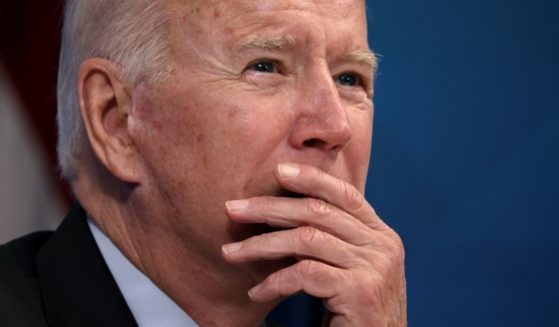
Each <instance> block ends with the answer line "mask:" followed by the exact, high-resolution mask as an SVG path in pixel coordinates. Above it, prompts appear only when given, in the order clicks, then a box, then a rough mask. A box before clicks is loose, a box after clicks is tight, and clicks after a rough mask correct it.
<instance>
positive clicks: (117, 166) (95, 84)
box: [78, 58, 142, 183]
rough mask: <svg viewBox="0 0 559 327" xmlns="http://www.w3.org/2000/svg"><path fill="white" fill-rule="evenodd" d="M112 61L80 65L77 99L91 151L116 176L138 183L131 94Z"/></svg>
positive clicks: (94, 59)
mask: <svg viewBox="0 0 559 327" xmlns="http://www.w3.org/2000/svg"><path fill="white" fill-rule="evenodd" d="M122 76H123V74H122V71H121V69H120V67H119V66H117V65H116V64H114V63H112V62H110V61H108V60H105V59H99V58H93V59H88V60H87V61H85V62H84V63H83V64H82V66H81V67H80V72H79V76H78V102H79V106H80V111H81V115H82V118H83V121H84V125H85V128H86V130H87V136H88V138H89V142H90V144H91V147H92V149H93V152H94V153H95V155H96V156H97V158H98V159H99V161H100V162H101V163H102V164H103V165H104V166H105V168H107V170H108V171H110V172H111V173H112V174H113V175H114V176H115V177H116V178H118V179H120V180H122V181H124V182H128V183H138V182H139V181H140V176H141V172H142V169H141V165H140V161H139V160H138V159H139V156H138V153H137V151H136V147H135V145H134V142H133V139H132V138H131V137H130V133H129V113H130V109H131V104H132V101H131V97H130V93H129V90H128V89H127V87H126V84H125V83H124V82H123V81H122V80H123V77H122Z"/></svg>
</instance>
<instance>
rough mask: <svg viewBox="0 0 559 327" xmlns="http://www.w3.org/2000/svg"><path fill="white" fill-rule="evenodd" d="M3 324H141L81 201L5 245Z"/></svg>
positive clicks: (0, 273)
mask: <svg viewBox="0 0 559 327" xmlns="http://www.w3.org/2000/svg"><path fill="white" fill-rule="evenodd" d="M0 326H22V327H23V326H30V327H31V326H32V327H38V326H80V327H81V326H124V327H125V326H137V324H136V321H135V320H134V317H133V315H132V313H131V312H130V309H129V308H128V306H127V305H126V302H125V300H124V298H123V296H122V294H121V293H120V291H119V289H118V286H117V284H116V282H115V281H114V279H113V277H112V275H111V273H110V271H109V268H108V267H107V265H106V263H105V261H104V260H103V257H102V255H101V252H99V249H98V248H97V245H96V243H95V241H94V239H93V236H92V235H91V232H90V230H89V227H88V226H87V220H86V214H85V212H84V210H83V209H82V208H81V207H80V206H79V205H74V206H73V207H72V209H71V211H70V213H69V214H68V216H67V217H66V219H65V220H64V221H63V222H62V224H61V225H60V227H59V228H58V229H57V230H56V231H55V232H54V233H52V232H39V233H34V234H30V235H27V236H25V237H22V238H19V239H16V240H14V241H12V242H10V243H7V244H5V245H2V246H0Z"/></svg>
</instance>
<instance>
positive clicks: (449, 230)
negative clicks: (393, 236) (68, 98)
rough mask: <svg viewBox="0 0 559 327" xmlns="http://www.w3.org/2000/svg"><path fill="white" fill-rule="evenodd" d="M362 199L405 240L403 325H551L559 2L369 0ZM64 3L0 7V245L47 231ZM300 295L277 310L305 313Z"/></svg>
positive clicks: (57, 206)
mask: <svg viewBox="0 0 559 327" xmlns="http://www.w3.org/2000/svg"><path fill="white" fill-rule="evenodd" d="M367 2H368V8H369V10H368V11H369V22H370V26H369V27H370V28H369V32H370V35H369V38H370V43H371V46H372V48H373V49H374V50H375V51H376V52H378V53H379V54H380V55H382V61H381V66H380V72H379V76H378V79H377V84H376V95H375V103H376V113H375V133H374V148H373V155H372V164H371V171H370V175H369V181H368V189H367V197H368V199H369V200H370V201H371V202H372V203H373V205H374V206H375V208H376V209H377V211H378V212H379V213H380V214H381V216H382V217H383V218H384V219H385V221H386V222H388V223H389V224H390V225H391V226H393V227H394V228H395V229H396V230H397V231H398V232H399V233H400V234H401V236H402V237H403V239H404V243H405V244H406V249H407V259H406V262H407V264H406V268H407V278H408V306H409V308H408V309H409V322H410V326H559V300H558V299H557V298H558V296H557V294H559V280H558V279H559V171H558V170H559V19H558V18H557V17H559V1H552V0H508V1H504V0H485V1H480V0H472V1H464V0H462V1H456V0H445V1H443V0H422V1H417V0H415V1H400V0H375V1H367ZM61 11H62V10H61V1H60V0H56V1H55V0H34V1H31V0H20V1H9V0H6V1H2V2H1V3H0V243H3V242H5V241H7V240H9V239H11V238H13V237H15V236H17V235H20V234H22V233H25V232H28V231H32V230H36V229H45V228H53V227H54V226H56V224H57V223H58V222H59V219H60V217H62V216H63V215H64V212H65V211H66V209H67V207H68V204H69V203H70V198H69V196H68V195H67V194H68V192H67V188H66V187H65V186H64V185H63V184H62V183H60V181H59V180H58V177H57V170H56V161H55V146H54V144H55V135H56V132H55V105H56V88H55V82H56V69H57V55H58V46H59V39H60V37H59V31H60V27H61V18H60V14H61ZM309 306H312V307H313V308H314V309H313V310H315V309H316V311H319V310H320V309H319V308H318V307H317V305H316V301H312V300H309V299H308V298H304V297H299V298H296V299H293V300H291V301H290V302H289V303H286V304H285V305H284V306H282V307H281V308H279V309H278V311H276V313H275V317H276V318H277V320H279V321H280V322H284V323H287V324H288V325H290V326H291V325H293V326H309V325H311V324H312V322H313V321H314V320H313V318H312V317H310V316H308V315H307V314H306V313H308V312H309V308H308V307H309Z"/></svg>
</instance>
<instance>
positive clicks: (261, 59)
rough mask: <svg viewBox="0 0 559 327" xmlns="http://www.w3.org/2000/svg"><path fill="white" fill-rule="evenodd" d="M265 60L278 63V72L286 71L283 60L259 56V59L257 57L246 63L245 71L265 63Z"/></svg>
mask: <svg viewBox="0 0 559 327" xmlns="http://www.w3.org/2000/svg"><path fill="white" fill-rule="evenodd" d="M263 62H270V63H273V64H274V65H276V69H277V73H278V74H283V73H284V71H285V67H284V65H283V64H282V62H281V61H279V60H277V59H272V58H259V59H256V60H252V61H250V62H249V63H248V64H247V65H246V67H245V69H244V71H247V70H249V69H251V68H253V67H254V66H255V65H257V64H258V63H263Z"/></svg>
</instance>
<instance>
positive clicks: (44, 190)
mask: <svg viewBox="0 0 559 327" xmlns="http://www.w3.org/2000/svg"><path fill="white" fill-rule="evenodd" d="M61 13H62V0H56V1H55V0H21V1H2V2H0V243H4V242H6V241H8V240H10V239H12V238H14V237H17V236H19V235H22V234H25V233H28V232H31V231H34V230H42V229H53V228H54V227H56V225H57V224H58V223H59V222H60V220H61V219H62V217H63V215H64V213H65V211H66V208H67V207H68V203H69V200H68V196H67V195H66V193H67V192H66V190H65V186H64V184H63V183H62V182H61V181H60V180H59V179H58V177H57V171H56V146H55V143H56V127H55V116H56V73H57V57H58V49H59V44H60V28H61Z"/></svg>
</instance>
